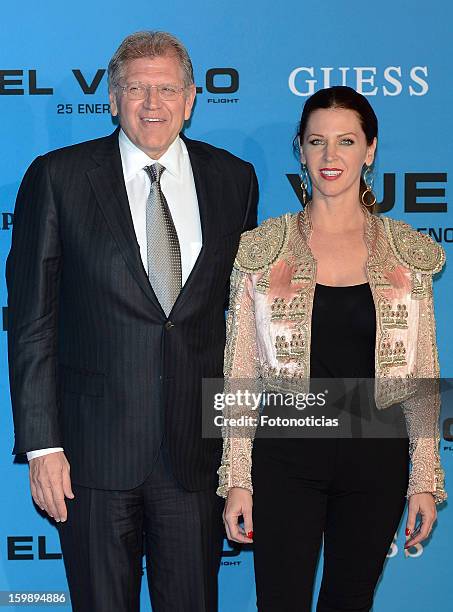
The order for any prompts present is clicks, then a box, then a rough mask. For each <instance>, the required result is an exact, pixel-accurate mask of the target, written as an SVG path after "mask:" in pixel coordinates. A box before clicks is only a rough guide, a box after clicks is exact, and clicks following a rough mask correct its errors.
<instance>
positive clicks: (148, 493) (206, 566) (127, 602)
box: [59, 451, 223, 612]
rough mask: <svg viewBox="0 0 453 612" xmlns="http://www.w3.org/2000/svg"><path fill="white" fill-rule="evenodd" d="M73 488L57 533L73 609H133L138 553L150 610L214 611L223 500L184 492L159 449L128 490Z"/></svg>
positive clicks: (110, 611)
mask: <svg viewBox="0 0 453 612" xmlns="http://www.w3.org/2000/svg"><path fill="white" fill-rule="evenodd" d="M73 489H74V494H75V499H74V500H67V504H68V521H67V522H66V523H63V524H59V534H60V541H61V547H62V552H63V558H64V562H65V567H66V575H67V579H68V584H69V590H70V594H71V602H72V609H73V610H74V611H75V612H136V611H138V610H139V601H140V583H141V576H142V556H143V552H145V554H146V571H147V577H148V585H149V592H150V597H151V603H152V607H153V612H215V611H216V610H217V599H218V596H217V573H218V569H219V565H220V558H221V554H222V545H223V525H222V518H221V511H222V505H223V504H222V500H221V499H220V498H219V497H217V496H216V494H215V491H214V490H209V491H199V492H189V491H186V490H184V489H183V488H182V487H181V486H180V485H179V484H178V483H177V482H176V481H175V479H174V477H173V476H172V473H171V469H170V467H169V463H168V458H167V456H166V453H165V451H161V454H160V456H159V459H158V461H157V463H156V465H155V466H154V468H153V471H152V473H151V475H150V476H149V477H148V478H147V480H146V481H145V482H144V483H143V485H141V486H139V487H137V488H136V489H133V490H131V491H104V490H99V489H88V488H85V487H80V486H77V485H75V486H74V487H73Z"/></svg>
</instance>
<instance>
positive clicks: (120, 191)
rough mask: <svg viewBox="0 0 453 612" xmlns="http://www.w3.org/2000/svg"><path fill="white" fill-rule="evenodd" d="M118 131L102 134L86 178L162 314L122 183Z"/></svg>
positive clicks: (127, 258)
mask: <svg viewBox="0 0 453 612" xmlns="http://www.w3.org/2000/svg"><path fill="white" fill-rule="evenodd" d="M118 131H119V130H116V131H115V132H114V133H113V134H112V135H111V136H109V137H107V138H105V139H104V140H103V141H102V144H101V145H100V146H99V148H98V149H97V151H96V153H95V154H93V158H94V159H95V161H96V162H97V164H98V166H97V167H96V168H93V169H92V170H89V171H88V173H87V174H88V179H89V181H90V183H91V186H92V188H93V191H94V193H95V196H96V199H97V202H98V204H99V206H100V208H101V210H102V212H103V214H104V217H105V219H106V221H107V224H108V226H109V228H110V231H111V232H112V234H113V237H114V239H115V241H116V243H117V244H118V247H119V249H120V251H121V253H122V255H123V257H124V259H125V261H126V264H127V265H128V267H129V269H130V271H131V274H132V275H133V276H134V278H135V280H136V281H137V283H138V284H139V285H140V287H141V288H142V290H143V292H144V293H145V294H146V295H147V297H148V298H149V299H150V301H151V302H152V303H153V304H154V305H155V306H156V308H158V309H159V311H160V313H162V314H163V311H162V308H161V306H160V304H159V301H158V300H157V298H156V296H155V294H154V291H153V290H152V287H151V285H150V283H149V279H148V276H147V274H146V272H145V269H144V267H143V263H142V259H141V256H140V248H139V246H138V242H137V238H136V235H135V230H134V225H133V222H132V216H131V211H130V206H129V201H128V198H127V192H126V186H125V184H124V178H123V168H122V164H121V155H120V151H119V145H118ZM164 316H165V315H164Z"/></svg>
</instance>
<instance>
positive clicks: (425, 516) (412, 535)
mask: <svg viewBox="0 0 453 612" xmlns="http://www.w3.org/2000/svg"><path fill="white" fill-rule="evenodd" d="M418 514H420V523H419V525H418V526H417V528H416V529H415V521H416V520H417V515H418ZM436 519H437V511H436V504H435V502H434V497H433V496H432V494H431V493H414V495H411V496H410V497H409V509H408V515H407V522H406V537H408V538H409V539H408V540H407V541H406V544H405V546H404V548H409V547H410V546H415V544H418V543H419V542H422V541H423V540H425V539H426V538H427V537H428V536H429V534H430V533H431V530H432V528H433V525H434V523H435V521H436ZM414 529H415V531H414Z"/></svg>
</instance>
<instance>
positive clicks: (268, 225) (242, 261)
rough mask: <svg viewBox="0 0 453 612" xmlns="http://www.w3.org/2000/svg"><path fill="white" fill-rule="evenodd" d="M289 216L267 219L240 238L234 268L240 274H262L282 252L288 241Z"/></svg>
mask: <svg viewBox="0 0 453 612" xmlns="http://www.w3.org/2000/svg"><path fill="white" fill-rule="evenodd" d="M288 225H289V215H288V214H286V215H283V216H281V217H275V218H271V219H267V220H266V221H264V222H263V223H261V225H259V226H258V227H256V228H255V229H253V230H250V231H249V232H245V233H244V234H242V236H241V241H240V243H239V249H238V253H237V256H236V261H235V264H234V265H235V267H236V268H238V269H239V270H241V271H242V272H249V273H256V272H263V271H264V270H266V269H267V268H269V266H271V265H272V264H273V263H274V262H275V261H277V259H278V258H279V256H280V254H281V253H282V251H283V250H284V248H285V246H286V243H287V240H288Z"/></svg>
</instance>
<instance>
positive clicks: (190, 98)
mask: <svg viewBox="0 0 453 612" xmlns="http://www.w3.org/2000/svg"><path fill="white" fill-rule="evenodd" d="M187 90H188V91H187V94H186V105H185V108H184V119H185V120H186V121H188V120H189V119H190V115H191V114H192V108H193V103H194V102H195V96H196V93H197V90H196V87H195V85H193V84H192V85H189V87H188V88H187Z"/></svg>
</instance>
